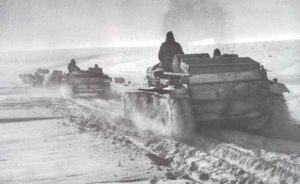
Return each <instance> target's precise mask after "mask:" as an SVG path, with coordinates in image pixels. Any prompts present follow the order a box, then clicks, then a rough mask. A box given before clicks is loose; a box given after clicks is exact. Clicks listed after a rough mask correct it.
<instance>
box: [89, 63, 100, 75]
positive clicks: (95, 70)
mask: <svg viewBox="0 0 300 184" xmlns="http://www.w3.org/2000/svg"><path fill="white" fill-rule="evenodd" d="M89 70H91V71H93V72H96V73H99V74H101V75H103V72H102V68H99V66H98V65H97V64H95V66H94V68H91V67H90V68H89Z"/></svg>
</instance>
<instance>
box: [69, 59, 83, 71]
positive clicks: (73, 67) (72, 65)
mask: <svg viewBox="0 0 300 184" xmlns="http://www.w3.org/2000/svg"><path fill="white" fill-rule="evenodd" d="M68 70H69V73H72V72H74V71H79V70H80V68H79V67H78V66H77V65H76V61H75V59H72V60H71V62H70V63H69V64H68Z"/></svg>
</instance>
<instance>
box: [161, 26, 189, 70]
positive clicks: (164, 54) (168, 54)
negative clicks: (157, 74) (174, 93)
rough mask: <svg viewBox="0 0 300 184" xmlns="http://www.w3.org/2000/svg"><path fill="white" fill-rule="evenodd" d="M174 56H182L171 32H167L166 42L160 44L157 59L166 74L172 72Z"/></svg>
mask: <svg viewBox="0 0 300 184" xmlns="http://www.w3.org/2000/svg"><path fill="white" fill-rule="evenodd" d="M176 54H184V53H183V50H182V48H181V46H180V44H179V43H177V42H176V41H175V38H174V35H173V33H172V31H169V32H168V33H167V35H166V41H165V42H164V43H162V44H161V46H160V49H159V53H158V59H159V60H160V64H161V66H162V69H163V70H164V71H166V72H172V71H173V69H172V63H173V58H174V56H175V55H176Z"/></svg>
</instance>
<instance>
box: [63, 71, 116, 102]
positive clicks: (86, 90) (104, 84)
mask: <svg viewBox="0 0 300 184" xmlns="http://www.w3.org/2000/svg"><path fill="white" fill-rule="evenodd" d="M110 82H111V81H110V79H106V78H104V77H102V76H100V75H99V74H97V73H94V72H90V71H79V72H74V73H72V74H70V76H69V77H68V83H69V84H70V86H71V87H72V92H73V95H74V96H82V97H91V96H99V95H106V93H109V92H108V91H109V90H110Z"/></svg>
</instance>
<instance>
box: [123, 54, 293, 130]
mask: <svg viewBox="0 0 300 184" xmlns="http://www.w3.org/2000/svg"><path fill="white" fill-rule="evenodd" d="M146 78H147V82H148V86H147V87H145V88H139V89H135V90H131V91H127V92H126V93H125V96H124V109H125V115H126V116H128V117H129V118H131V119H135V118H137V116H142V117H143V118H146V119H149V120H151V122H152V123H154V124H155V126H153V127H159V129H160V130H163V131H165V132H166V131H167V132H169V133H171V134H173V133H175V134H178V133H182V132H185V131H192V130H195V129H197V128H198V127H203V126H222V127H223V126H224V127H226V126H227V127H230V128H238V129H243V130H256V129H259V128H260V127H262V126H264V125H266V124H267V123H269V122H270V121H271V119H272V113H273V111H272V107H273V106H274V105H275V104H274V102H277V101H278V99H283V96H282V93H284V92H288V89H287V88H286V87H285V86H284V84H281V83H279V82H278V81H277V80H273V81H271V80H269V79H268V77H267V72H266V70H265V68H264V67H263V66H262V65H260V63H258V62H257V61H254V60H253V59H251V58H250V57H239V56H238V55H229V54H225V55H221V56H218V57H214V58H211V57H210V55H209V54H207V53H203V54H185V55H176V56H175V57H174V60H173V72H164V71H163V70H162V69H161V68H160V66H159V64H157V65H155V66H153V67H150V68H148V69H147V76H146ZM279 101H280V102H283V101H282V100H279ZM283 103H284V102H283Z"/></svg>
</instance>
